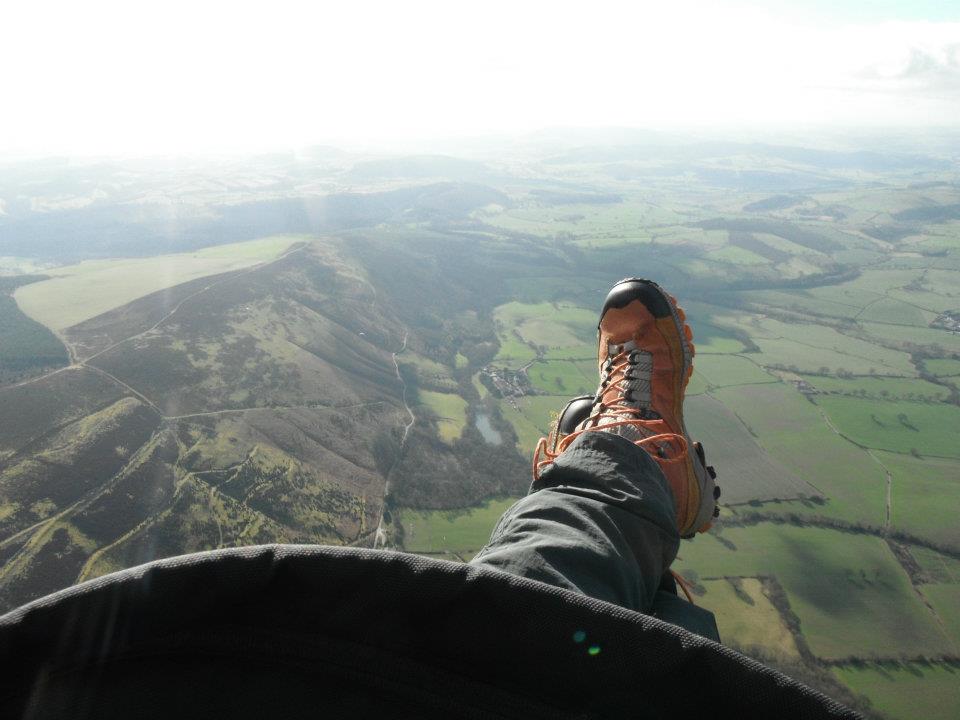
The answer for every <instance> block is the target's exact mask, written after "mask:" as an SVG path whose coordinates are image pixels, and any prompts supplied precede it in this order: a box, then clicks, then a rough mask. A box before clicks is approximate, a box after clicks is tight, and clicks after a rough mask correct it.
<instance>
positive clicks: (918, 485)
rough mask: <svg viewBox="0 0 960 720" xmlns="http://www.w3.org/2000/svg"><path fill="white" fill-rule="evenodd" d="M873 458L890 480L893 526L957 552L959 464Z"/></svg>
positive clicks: (884, 456)
mask: <svg viewBox="0 0 960 720" xmlns="http://www.w3.org/2000/svg"><path fill="white" fill-rule="evenodd" d="M874 455H875V456H876V457H877V459H878V460H880V462H882V463H883V465H884V467H885V468H886V469H887V470H889V471H890V475H891V476H892V478H893V482H892V487H891V520H892V523H893V526H894V527H895V528H898V529H900V530H904V531H906V532H908V533H910V534H911V535H916V536H918V537H922V538H926V539H928V540H933V541H934V542H937V543H943V544H946V545H948V546H951V547H954V548H956V549H958V550H960V524H958V523H957V508H960V461H957V460H948V459H940V458H923V459H919V458H915V457H913V456H912V455H901V454H899V453H891V452H882V451H874Z"/></svg>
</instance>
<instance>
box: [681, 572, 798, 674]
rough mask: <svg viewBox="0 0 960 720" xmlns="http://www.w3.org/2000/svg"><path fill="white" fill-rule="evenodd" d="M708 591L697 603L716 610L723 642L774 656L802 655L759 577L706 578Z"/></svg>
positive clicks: (747, 650)
mask: <svg viewBox="0 0 960 720" xmlns="http://www.w3.org/2000/svg"><path fill="white" fill-rule="evenodd" d="M701 584H702V585H703V587H704V589H705V590H706V594H705V595H702V596H699V597H697V598H696V601H697V604H698V605H700V606H702V607H705V608H706V609H707V610H710V611H711V612H713V614H714V615H715V616H716V618H717V628H718V629H719V630H720V639H721V641H722V642H723V643H724V644H727V645H736V646H737V647H739V648H741V649H743V650H744V651H745V652H747V653H749V651H750V648H753V647H759V648H763V649H764V650H765V651H767V652H769V653H772V654H774V655H778V656H783V657H787V658H799V656H800V651H799V650H798V649H797V642H796V640H795V639H794V637H793V634H792V633H791V632H790V629H789V628H788V627H787V626H786V624H785V623H784V621H783V618H782V617H781V615H780V611H779V610H777V608H776V607H774V605H773V604H772V603H771V602H770V599H769V598H768V597H767V596H766V595H765V594H764V592H763V583H762V582H761V580H760V579H759V578H753V577H744V578H739V577H738V578H724V579H723V580H704V581H702V583H701Z"/></svg>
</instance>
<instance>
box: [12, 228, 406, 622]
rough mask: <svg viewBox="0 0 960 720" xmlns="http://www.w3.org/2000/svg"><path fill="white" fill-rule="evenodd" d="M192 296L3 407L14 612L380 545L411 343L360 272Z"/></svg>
mask: <svg viewBox="0 0 960 720" xmlns="http://www.w3.org/2000/svg"><path fill="white" fill-rule="evenodd" d="M191 290H192V292H191V293H190V294H188V295H187V296H186V297H184V298H183V299H182V300H181V301H179V303H178V305H177V308H176V311H175V313H172V314H171V313H169V312H167V313H166V314H164V315H162V316H161V317H160V318H159V319H157V318H156V317H155V316H154V315H155V313H154V312H152V311H150V308H145V307H144V303H140V304H139V305H137V306H136V307H135V308H133V309H132V310H130V311H128V312H123V311H122V308H121V311H120V312H117V313H114V314H110V313H108V314H107V316H109V317H110V318H113V320H114V321H115V323H116V324H115V325H113V326H111V323H110V322H109V318H108V319H105V318H106V317H107V316H101V317H100V318H99V319H98V322H97V323H95V330H96V333H98V334H100V335H102V334H107V335H109V336H110V337H111V338H112V339H113V338H115V339H114V340H113V344H112V347H110V349H108V350H106V351H105V352H102V351H98V352H99V354H98V355H97V356H96V357H89V359H87V360H86V361H81V363H79V364H78V365H76V366H73V367H71V368H67V369H64V370H62V371H58V372H54V373H51V374H49V375H47V376H45V377H42V378H38V379H36V380H34V381H32V382H30V383H29V384H25V385H21V386H18V387H8V388H3V389H0V426H2V427H3V428H4V432H3V435H2V438H0V557H2V558H3V560H4V563H3V565H2V569H0V600H2V605H3V606H4V607H5V608H9V607H12V606H14V605H17V604H19V603H22V602H24V601H26V600H29V599H31V598H33V597H37V596H39V595H42V594H44V593H47V592H51V591H53V590H56V589H58V588H61V587H64V586H66V585H69V584H71V583H73V582H76V581H77V580H80V579H84V578H88V577H92V576H95V575H97V574H101V573H103V572H106V571H108V570H111V569H116V568H119V567H126V566H130V565H134V564H137V563H139V562H143V561H144V560H147V559H150V558H153V557H158V556H164V555H171V554H179V553H183V552H190V551H194V550H202V549H209V548H214V547H221V546H229V545H238V544H250V543H262V542H333V543H348V542H354V541H357V540H363V539H364V538H366V537H368V536H369V535H370V534H371V533H372V532H373V531H374V530H375V528H376V525H377V523H378V522H379V518H380V515H381V513H382V511H383V502H384V476H383V471H384V470H385V469H386V468H387V467H388V466H389V464H390V462H391V459H390V452H391V451H390V448H391V447H392V444H391V443H392V441H391V439H390V438H391V437H392V434H393V432H394V431H395V430H397V429H399V428H402V420H403V417H404V415H403V403H402V400H401V388H400V386H399V382H398V378H397V376H396V372H395V367H394V365H393V362H392V360H391V356H390V353H389V351H388V350H387V348H390V347H399V346H400V345H401V342H402V336H401V335H400V333H399V331H398V330H397V329H396V328H397V325H398V323H397V322H396V320H395V319H394V318H392V317H391V315H390V313H389V310H385V309H384V308H383V307H381V306H380V305H379V303H378V302H377V301H376V298H375V296H374V294H373V293H372V291H371V288H370V286H369V284H368V283H366V281H365V280H363V278H362V277H361V274H360V271H359V270H358V269H357V268H356V267H355V266H354V265H351V264H350V263H349V262H347V261H345V260H343V259H342V258H341V256H340V255H338V253H337V250H336V248H334V247H333V246H332V245H331V244H323V243H314V244H312V245H310V246H305V245H301V246H300V247H299V248H298V249H297V250H296V251H295V253H294V254H293V255H289V256H287V257H284V258H278V259H276V260H274V261H273V262H270V263H265V264H260V265H259V266H258V267H257V268H256V269H253V270H249V271H246V272H244V273H243V274H242V275H237V274H232V275H231V274H227V275H221V280H220V281H219V282H218V283H216V284H212V285H210V286H209V287H200V288H195V287H194V288H191ZM171 292H172V293H173V294H175V295H177V294H182V293H180V292H179V290H178V288H177V287H174V288H172V289H171ZM157 302H158V303H159V302H160V301H159V300H157ZM147 305H149V303H147ZM128 308H129V306H128ZM91 332H92V331H91ZM124 334H126V337H125V338H124V337H123V335H124ZM100 335H97V336H98V337H99V336H100ZM71 337H72V338H74V339H75V340H76V341H77V343H78V346H80V347H89V346H90V343H89V342H87V344H86V345H84V344H83V343H84V336H83V330H82V329H81V330H78V331H77V332H76V333H74V334H72V335H71Z"/></svg>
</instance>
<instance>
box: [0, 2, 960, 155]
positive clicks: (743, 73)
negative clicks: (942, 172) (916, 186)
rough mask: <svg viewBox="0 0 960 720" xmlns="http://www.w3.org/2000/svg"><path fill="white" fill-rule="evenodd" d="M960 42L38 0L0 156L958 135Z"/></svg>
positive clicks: (682, 22) (8, 52) (512, 9)
mask: <svg viewBox="0 0 960 720" xmlns="http://www.w3.org/2000/svg"><path fill="white" fill-rule="evenodd" d="M958 47H960V24H956V23H953V24H951V23H885V24H876V25H869V26H851V25H844V26H820V25H818V24H817V22H816V21H815V20H806V21H802V22H801V21H797V20H792V21H787V20H785V19H784V18H783V17H776V16H772V15H770V14H768V13H765V12H763V11H762V10H758V9H756V8H749V7H743V6H734V5H727V4H724V5H721V4H720V3H715V2H706V0H703V1H701V2H688V3H682V4H672V5H670V6H669V7H665V6H664V4H663V3H650V2H606V1H601V2H592V3H590V4H585V3H581V2H577V3H572V2H570V3H562V2H549V3H548V2H541V1H531V0H527V1H526V2H505V1H503V0H491V1H489V2H485V3H471V4H467V3H464V2H454V1H453V0H445V1H444V2H439V1H437V0H430V1H416V2H414V1H409V2H403V3H397V2H372V1H370V0H366V1H362V0H356V1H355V2H351V3H335V4H333V3H325V2H311V3H298V2H286V1H284V0H275V1H274V2H271V3H269V4H266V3H250V2H231V3H224V2H200V1H199V0H196V1H194V2H191V3H186V2H172V1H171V2H165V3H149V4H147V3H130V2H87V3H73V2H63V1H62V0H47V1H46V2H43V1H42V0H40V1H38V2H31V3H23V4H21V5H20V6H19V7H16V8H13V9H12V10H9V11H7V14H6V16H5V17H4V22H3V24H2V26H0V68H3V71H2V72H3V76H2V78H0V103H2V106H0V151H4V150H5V151H13V150H30V151H35V152H36V151H71V152H95V151H147V152H151V151H161V152H162V151H168V150H179V149H188V150H198V149H207V148H209V149H220V148H256V147H267V146H277V145H296V144H301V143H306V142H313V141H318V140H323V139H327V138H337V137H343V138H376V139H382V138H386V137H391V136H393V137H429V136H432V135H438V134H439V135H447V136H449V135H462V134H472V133H481V132H488V131H505V130H506V131H512V130H527V129H532V128H536V127H543V126H549V125H564V126H571V125H654V126H669V125H677V124H682V125H716V124H725V125H739V124H805V123H845V124H860V123H868V124H902V123H908V124H920V125H923V124H943V123H944V122H949V123H953V124H956V122H957V118H960V88H958V82H957V77H958V72H960V71H958V57H960V56H958V50H957V48H958ZM906 97H909V98H910V101H909V102H904V98H906Z"/></svg>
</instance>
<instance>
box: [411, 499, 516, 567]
mask: <svg viewBox="0 0 960 720" xmlns="http://www.w3.org/2000/svg"><path fill="white" fill-rule="evenodd" d="M515 502H516V498H507V499H502V500H488V501H487V502H485V503H484V504H483V505H481V506H480V507H475V508H465V509H463V510H433V511H422V510H410V509H408V508H405V509H403V510H402V511H401V513H400V522H401V524H402V525H403V533H404V541H403V545H404V549H405V550H407V551H408V552H415V553H440V552H450V553H456V554H458V555H460V556H461V558H462V559H464V560H469V559H470V556H472V555H474V554H475V553H476V552H477V551H478V550H480V548H482V547H483V546H484V545H486V544H487V541H488V540H489V539H490V533H491V532H493V528H494V526H495V525H496V524H497V521H498V520H499V519H500V516H501V515H503V513H504V512H506V510H507V509H508V508H509V507H510V506H511V505H513V504H514V503H515Z"/></svg>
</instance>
